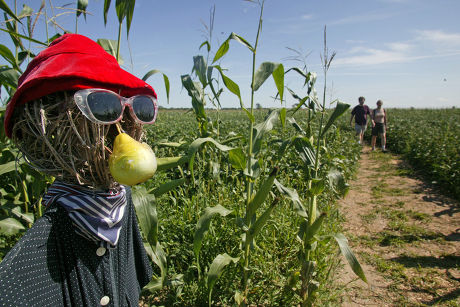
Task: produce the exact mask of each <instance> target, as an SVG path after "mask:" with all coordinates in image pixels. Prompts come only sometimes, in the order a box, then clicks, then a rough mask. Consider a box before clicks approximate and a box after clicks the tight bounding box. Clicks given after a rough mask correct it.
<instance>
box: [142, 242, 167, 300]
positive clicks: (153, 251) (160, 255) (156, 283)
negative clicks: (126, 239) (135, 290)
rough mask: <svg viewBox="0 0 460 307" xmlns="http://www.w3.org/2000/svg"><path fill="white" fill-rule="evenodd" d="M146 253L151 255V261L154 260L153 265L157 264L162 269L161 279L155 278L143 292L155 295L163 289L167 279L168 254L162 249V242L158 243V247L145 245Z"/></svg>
mask: <svg viewBox="0 0 460 307" xmlns="http://www.w3.org/2000/svg"><path fill="white" fill-rule="evenodd" d="M144 248H145V251H146V252H147V255H149V257H150V259H152V261H153V263H155V264H156V265H157V266H158V267H159V268H160V277H158V278H153V279H152V280H151V281H150V282H149V283H148V284H147V285H146V286H145V287H144V288H143V289H142V290H143V291H147V292H149V293H153V292H155V291H157V290H160V289H161V288H163V286H164V284H165V281H166V277H167V271H168V269H167V265H168V263H167V260H166V254H165V252H164V250H163V248H162V247H161V244H160V242H157V244H156V245H154V246H153V247H152V246H151V245H150V244H147V243H144Z"/></svg>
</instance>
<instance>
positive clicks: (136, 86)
mask: <svg viewBox="0 0 460 307" xmlns="http://www.w3.org/2000/svg"><path fill="white" fill-rule="evenodd" d="M85 88H104V89H108V90H111V91H114V92H116V93H119V94H120V95H121V96H125V97H130V96H134V95H139V94H141V95H151V96H154V97H155V98H156V97H157V95H156V93H155V90H154V89H153V88H152V87H151V86H150V85H149V84H147V83H146V82H145V81H143V80H141V79H139V78H137V77H135V76H134V75H132V74H130V73H128V72H126V71H124V70H123V69H121V68H120V66H119V65H118V62H117V60H116V59H115V58H114V57H113V56H112V55H110V54H108V53H107V52H106V51H105V50H104V49H103V48H102V47H101V46H100V45H98V44H97V43H95V42H94V41H92V40H91V39H89V38H87V37H85V36H83V35H79V34H64V35H63V36H61V37H60V38H58V39H56V40H54V41H53V42H52V43H51V44H50V45H49V47H48V48H46V49H45V50H43V51H42V52H40V53H39V54H38V55H37V56H36V57H35V58H34V59H33V60H32V61H31V62H30V63H29V65H28V66H27V69H26V71H25V72H24V73H23V74H22V76H21V77H20V78H19V81H18V88H17V90H16V93H15V94H14V96H13V98H12V99H11V101H10V102H9V103H8V105H7V107H6V113H5V132H6V135H7V136H8V137H9V138H11V133H12V131H11V129H12V127H11V117H12V115H13V111H14V109H15V108H16V107H17V106H20V105H23V104H25V103H27V102H29V101H32V100H35V99H38V98H40V97H43V96H46V95H49V94H52V93H55V92H58V91H69V90H80V89H85Z"/></svg>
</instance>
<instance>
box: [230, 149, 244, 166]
mask: <svg viewBox="0 0 460 307" xmlns="http://www.w3.org/2000/svg"><path fill="white" fill-rule="evenodd" d="M228 160H229V162H230V164H231V165H232V166H233V167H234V168H235V169H238V170H244V169H245V168H246V166H247V163H248V162H247V161H246V155H245V153H244V152H243V149H241V148H239V147H238V148H234V149H232V150H230V151H229V152H228Z"/></svg>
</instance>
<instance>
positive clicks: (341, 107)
mask: <svg viewBox="0 0 460 307" xmlns="http://www.w3.org/2000/svg"><path fill="white" fill-rule="evenodd" d="M349 107H350V105H349V104H347V103H343V102H340V101H337V105H336V106H335V109H334V112H332V114H331V116H330V117H329V120H328V121H327V124H326V126H324V128H323V131H322V132H321V137H323V136H324V134H325V133H326V132H327V130H328V129H329V128H330V127H331V126H332V124H333V123H334V122H335V121H336V120H337V118H339V117H340V116H341V115H342V114H343V113H345V111H346V110H348V108H349Z"/></svg>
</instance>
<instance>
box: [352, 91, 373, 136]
mask: <svg viewBox="0 0 460 307" xmlns="http://www.w3.org/2000/svg"><path fill="white" fill-rule="evenodd" d="M365 100H366V99H365V98H364V97H363V96H361V97H359V98H358V101H359V105H357V106H356V107H354V108H353V110H352V111H351V118H350V125H352V122H353V117H354V118H355V131H356V135H357V136H359V140H358V143H359V144H363V139H364V132H365V131H366V128H367V115H368V114H369V115H370V114H371V111H370V110H369V107H368V106H367V105H365V104H364V101H365Z"/></svg>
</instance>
